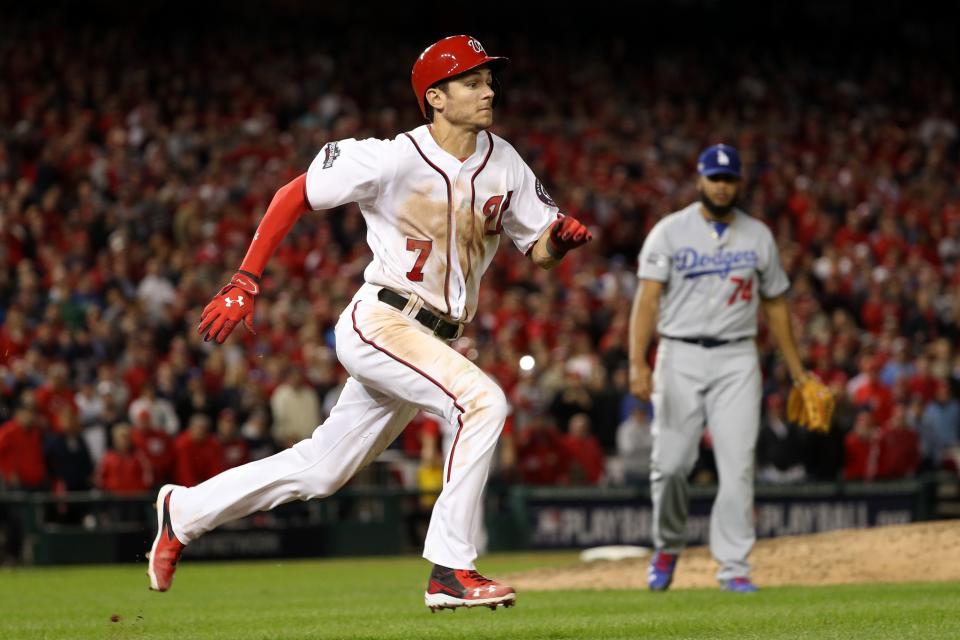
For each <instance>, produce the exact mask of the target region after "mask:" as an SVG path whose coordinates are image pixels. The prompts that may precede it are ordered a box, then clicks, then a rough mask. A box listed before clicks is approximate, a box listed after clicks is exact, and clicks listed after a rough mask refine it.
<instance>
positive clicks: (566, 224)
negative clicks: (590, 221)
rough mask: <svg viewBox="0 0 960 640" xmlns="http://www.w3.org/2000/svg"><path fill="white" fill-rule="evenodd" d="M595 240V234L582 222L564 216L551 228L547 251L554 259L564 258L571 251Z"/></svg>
mask: <svg viewBox="0 0 960 640" xmlns="http://www.w3.org/2000/svg"><path fill="white" fill-rule="evenodd" d="M591 240H593V234H592V233H590V231H589V230H588V229H587V228H586V227H585V226H584V225H583V223H582V222H580V221H579V220H577V219H576V218H571V217H570V216H563V217H561V218H560V219H559V220H557V221H556V222H554V223H553V226H552V227H550V236H549V237H548V238H547V250H548V251H549V252H550V255H552V256H553V257H554V258H562V257H563V256H564V255H566V253H567V251H570V249H576V248H577V247H580V246H583V245H585V244H586V243H588V242H590V241H591Z"/></svg>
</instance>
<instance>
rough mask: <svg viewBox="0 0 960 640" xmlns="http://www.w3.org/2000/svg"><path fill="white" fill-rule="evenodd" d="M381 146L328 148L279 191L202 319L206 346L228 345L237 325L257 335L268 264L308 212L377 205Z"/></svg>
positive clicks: (332, 145) (351, 142)
mask: <svg viewBox="0 0 960 640" xmlns="http://www.w3.org/2000/svg"><path fill="white" fill-rule="evenodd" d="M380 145H381V141H380V140H373V139H371V140H359V141H358V140H354V139H349V140H342V141H339V142H330V143H328V144H326V145H325V146H324V147H323V149H321V150H320V153H318V154H317V156H316V158H314V160H313V162H312V163H311V164H310V168H309V169H308V170H307V172H306V173H303V174H301V175H299V176H297V177H296V178H295V179H293V180H292V181H291V182H289V183H288V184H286V185H284V186H283V187H281V188H280V190H279V191H277V193H276V195H275V196H274V197H273V200H272V201H271V202H270V206H269V207H267V212H266V213H265V214H264V216H263V218H262V219H261V220H260V225H259V226H258V227H257V232H256V233H255V234H254V235H253V240H251V242H250V246H249V248H248V249H247V255H246V257H244V259H243V262H242V263H241V264H240V269H239V270H238V271H237V273H236V274H235V275H234V276H233V277H232V278H231V279H230V282H229V283H227V285H226V286H224V287H223V288H222V289H220V291H219V292H218V293H217V295H216V296H214V298H213V300H212V301H211V302H210V304H208V305H207V306H206V308H205V309H204V310H203V314H202V315H201V316H200V326H199V327H197V331H198V332H199V333H200V334H201V335H202V336H204V340H208V341H209V340H216V341H217V342H218V343H223V341H224V340H226V339H227V336H229V335H230V333H231V332H232V331H233V329H234V327H236V325H237V324H239V323H241V322H243V324H244V326H246V327H247V329H248V330H249V331H251V332H253V307H254V300H255V298H256V296H258V295H259V294H260V277H261V276H262V275H263V271H264V270H265V269H266V267H267V262H268V261H269V260H270V257H271V256H272V255H273V254H274V252H275V251H276V250H277V247H278V246H279V245H280V243H281V242H283V239H284V238H285V237H286V236H287V234H288V233H289V232H290V229H292V228H293V225H294V224H296V222H297V220H298V219H299V218H300V216H301V215H303V214H304V213H305V212H307V211H310V210H314V211H318V210H323V209H331V208H333V207H337V206H340V205H342V204H346V203H348V202H359V203H361V204H363V203H368V202H372V201H373V200H376V198H377V197H378V196H379V193H380V181H381V168H382V166H383V161H382V156H383V154H382V149H381V147H380Z"/></svg>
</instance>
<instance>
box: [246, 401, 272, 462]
mask: <svg viewBox="0 0 960 640" xmlns="http://www.w3.org/2000/svg"><path fill="white" fill-rule="evenodd" d="M240 434H241V435H242V436H243V439H244V440H246V442H247V450H248V451H249V452H250V459H251V460H262V459H264V458H269V457H270V456H272V455H273V454H275V453H276V452H277V451H279V449H278V447H277V443H276V442H274V440H273V436H271V435H270V419H269V416H268V415H267V411H266V409H257V410H255V411H254V412H253V413H252V414H250V417H249V418H247V421H246V422H244V423H243V426H242V427H241V428H240Z"/></svg>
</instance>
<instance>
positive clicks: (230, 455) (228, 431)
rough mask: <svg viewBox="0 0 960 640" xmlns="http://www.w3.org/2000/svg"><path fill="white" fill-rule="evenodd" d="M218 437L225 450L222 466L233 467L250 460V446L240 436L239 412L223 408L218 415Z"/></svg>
mask: <svg viewBox="0 0 960 640" xmlns="http://www.w3.org/2000/svg"><path fill="white" fill-rule="evenodd" d="M217 439H218V440H219V442H220V450H221V451H222V452H223V459H222V461H221V463H220V464H221V467H222V468H223V469H232V468H233V467H238V466H240V465H241V464H246V463H248V462H249V461H250V446H249V445H248V444H247V441H246V440H244V439H243V438H242V437H241V436H240V428H239V426H238V425H237V413H236V412H235V411H234V410H233V409H221V410H220V413H219V414H218V415H217Z"/></svg>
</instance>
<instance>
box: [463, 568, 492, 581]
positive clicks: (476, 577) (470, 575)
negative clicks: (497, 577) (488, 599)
mask: <svg viewBox="0 0 960 640" xmlns="http://www.w3.org/2000/svg"><path fill="white" fill-rule="evenodd" d="M466 577H467V578H470V579H471V580H473V581H474V582H476V583H478V584H490V583H491V582H493V580H491V579H490V578H487V577H485V576H483V575H481V574H480V573H479V572H478V571H477V570H476V569H470V570H469V571H467V572H466Z"/></svg>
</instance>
